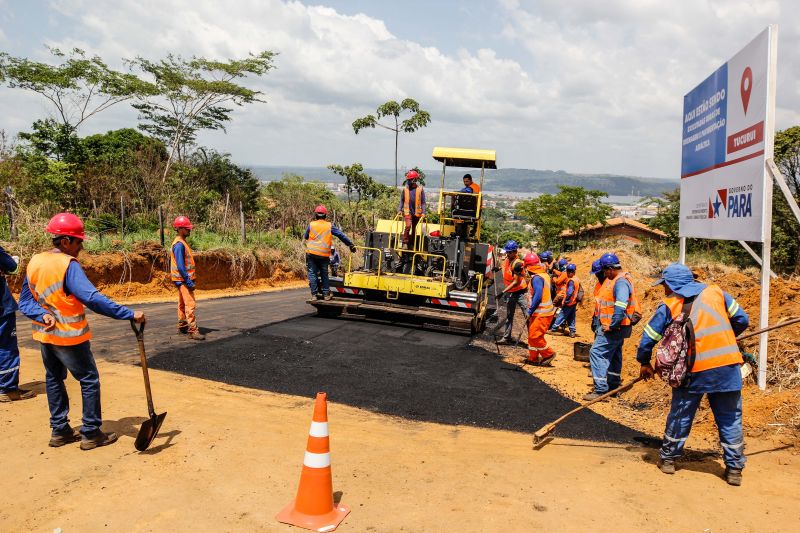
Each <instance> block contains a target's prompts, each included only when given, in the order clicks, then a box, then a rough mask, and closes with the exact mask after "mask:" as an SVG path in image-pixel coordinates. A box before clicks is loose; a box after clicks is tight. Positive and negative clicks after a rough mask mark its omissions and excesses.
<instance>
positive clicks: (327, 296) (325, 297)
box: [322, 292, 333, 302]
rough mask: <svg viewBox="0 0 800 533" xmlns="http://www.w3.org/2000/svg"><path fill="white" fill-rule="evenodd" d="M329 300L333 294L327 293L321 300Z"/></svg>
mask: <svg viewBox="0 0 800 533" xmlns="http://www.w3.org/2000/svg"><path fill="white" fill-rule="evenodd" d="M331 298H333V294H331V293H329V292H326V293H325V295H324V296H323V297H322V299H323V300H325V301H326V302H327V301H328V300H330V299H331Z"/></svg>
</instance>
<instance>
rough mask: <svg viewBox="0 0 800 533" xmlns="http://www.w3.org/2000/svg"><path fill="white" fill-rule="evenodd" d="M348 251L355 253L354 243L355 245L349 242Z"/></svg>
mask: <svg viewBox="0 0 800 533" xmlns="http://www.w3.org/2000/svg"><path fill="white" fill-rule="evenodd" d="M350 251H351V252H352V253H356V245H355V244H351V245H350Z"/></svg>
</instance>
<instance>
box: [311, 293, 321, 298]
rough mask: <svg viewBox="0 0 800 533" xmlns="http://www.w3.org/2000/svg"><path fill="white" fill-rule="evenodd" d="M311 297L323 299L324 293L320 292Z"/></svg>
mask: <svg viewBox="0 0 800 533" xmlns="http://www.w3.org/2000/svg"><path fill="white" fill-rule="evenodd" d="M311 298H312V299H315V300H322V293H321V292H318V293H317V294H314V295H312V296H311Z"/></svg>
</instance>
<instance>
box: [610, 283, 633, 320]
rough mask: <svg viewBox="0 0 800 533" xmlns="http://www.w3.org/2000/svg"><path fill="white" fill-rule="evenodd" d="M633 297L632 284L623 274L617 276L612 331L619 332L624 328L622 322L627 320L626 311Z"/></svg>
mask: <svg viewBox="0 0 800 533" xmlns="http://www.w3.org/2000/svg"><path fill="white" fill-rule="evenodd" d="M632 295H633V287H632V286H631V284H630V282H629V281H628V280H627V279H625V278H624V277H622V274H617V277H616V278H615V279H614V315H613V316H612V317H611V326H610V327H611V329H612V330H617V329H620V328H622V327H623V326H622V321H623V320H624V319H625V318H626V316H627V315H626V314H625V310H626V309H627V308H628V304H630V301H631V296H632Z"/></svg>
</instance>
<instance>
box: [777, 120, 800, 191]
mask: <svg viewBox="0 0 800 533" xmlns="http://www.w3.org/2000/svg"><path fill="white" fill-rule="evenodd" d="M775 164H776V165H778V168H779V169H780V170H781V174H783V176H784V177H785V178H786V180H787V182H788V183H789V187H790V188H791V189H792V192H793V193H794V195H795V196H800V126H792V127H791V128H787V129H785V130H783V131H779V132H777V133H776V134H775Z"/></svg>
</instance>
